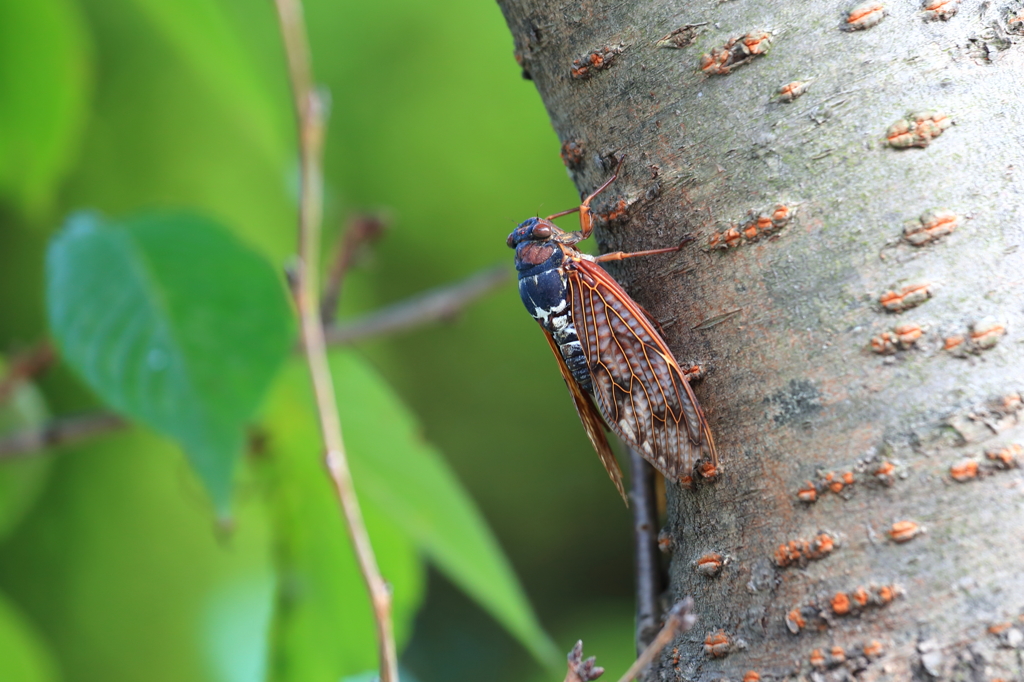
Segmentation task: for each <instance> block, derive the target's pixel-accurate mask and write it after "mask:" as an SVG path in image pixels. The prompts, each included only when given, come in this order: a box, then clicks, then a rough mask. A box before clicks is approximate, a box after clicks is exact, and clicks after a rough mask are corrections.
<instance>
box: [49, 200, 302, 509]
mask: <svg viewBox="0 0 1024 682" xmlns="http://www.w3.org/2000/svg"><path fill="white" fill-rule="evenodd" d="M47 312H48V314H49V318H50V326H51V328H52V330H53V333H54V336H55V337H56V339H57V341H58V343H59V344H60V346H61V351H62V355H63V357H64V358H65V360H66V361H67V362H68V363H69V364H70V365H71V366H72V367H73V368H74V369H75V370H76V371H77V372H78V373H79V374H80V375H81V376H82V377H83V378H84V379H85V380H86V382H87V383H88V384H89V386H91V387H92V389H93V390H95V391H96V393H98V394H99V396H100V397H101V398H102V399H103V400H104V401H105V402H106V403H107V404H108V405H110V406H111V407H112V408H114V409H115V410H117V411H118V412H121V413H124V414H126V415H128V416H130V417H133V418H135V419H138V420H139V421H141V422H143V423H144V424H146V425H148V426H150V427H152V428H154V429H156V430H157V431H160V432H162V433H164V434H166V435H169V436H171V437H172V438H174V439H176V440H177V441H178V442H179V443H180V444H181V446H182V447H183V448H184V450H185V453H186V455H187V456H188V458H189V461H190V463H191V464H192V467H193V468H194V469H195V471H196V472H197V473H198V474H199V477H200V479H202V481H203V483H204V484H205V485H206V488H207V490H208V491H209V493H210V495H211V496H212V498H213V501H214V503H215V505H216V507H217V510H218V512H219V513H221V514H222V515H223V514H226V513H227V511H228V507H229V502H230V493H231V480H232V474H233V471H234V468H235V462H236V460H237V458H238V455H239V453H240V450H241V447H242V442H243V427H244V426H245V424H246V422H247V421H248V420H249V418H250V417H251V416H252V414H253V412H254V411H255V410H256V408H257V407H258V406H259V403H260V401H261V399H262V397H263V395H264V393H265V391H266V389H267V387H268V386H269V383H270V381H271V379H272V378H273V376H274V374H275V372H276V371H277V369H278V368H279V366H280V365H281V363H282V362H283V361H284V359H285V357H286V356H287V354H288V352H289V349H290V348H291V345H292V336H293V334H292V327H293V324H292V321H291V314H290V311H289V307H288V303H287V300H286V299H285V294H284V288H283V286H282V283H281V280H280V278H279V277H278V276H277V275H276V274H275V273H274V271H273V269H272V268H271V266H270V264H269V263H267V262H266V261H264V260H263V259H262V258H260V257H259V256H258V255H257V254H256V253H255V252H253V251H252V250H250V249H249V248H247V247H246V246H244V245H243V244H242V243H240V242H239V241H238V240H237V239H236V238H235V237H234V236H232V235H231V234H230V233H228V232H227V231H226V230H224V229H223V228H221V227H220V226H219V225H218V224H216V223H214V222H213V221H211V220H209V219H207V218H203V217H200V216H197V215H193V214H189V213H155V214H147V215H141V216H138V217H135V218H132V219H129V220H125V221H122V222H118V223H111V224H104V223H103V222H101V221H100V220H99V219H98V218H97V217H96V216H95V215H92V214H79V215H77V216H75V217H73V218H72V219H71V220H69V222H68V225H67V226H66V228H65V229H64V230H63V231H62V232H61V233H60V234H58V235H57V236H56V237H55V238H54V240H53V242H52V243H51V245H50V248H49V252H48V254H47Z"/></svg>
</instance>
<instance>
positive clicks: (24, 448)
mask: <svg viewBox="0 0 1024 682" xmlns="http://www.w3.org/2000/svg"><path fill="white" fill-rule="evenodd" d="M126 426H128V422H127V421H126V420H125V419H124V418H122V417H119V416H118V415H116V414H113V413H112V412H94V413H90V414H83V415H79V416H77V417H64V418H63V419H55V420H54V421H52V422H50V423H49V424H47V425H45V426H43V427H42V428H39V429H25V430H23V431H16V432H14V433H12V434H10V435H8V436H5V437H4V438H3V439H0V460H4V459H16V458H18V457H24V456H26V455H30V454H32V453H36V452H40V451H42V450H45V449H46V448H49V447H54V446H57V445H71V444H73V443H77V442H79V441H83V440H87V439H89V438H93V437H95V436H102V435H104V434H107V433H111V432H112V431H118V430H120V429H123V428H125V427H126Z"/></svg>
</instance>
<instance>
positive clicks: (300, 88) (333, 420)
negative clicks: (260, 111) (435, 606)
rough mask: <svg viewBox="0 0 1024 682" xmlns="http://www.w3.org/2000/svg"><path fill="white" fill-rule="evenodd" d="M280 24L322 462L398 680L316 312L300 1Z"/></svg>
mask: <svg viewBox="0 0 1024 682" xmlns="http://www.w3.org/2000/svg"><path fill="white" fill-rule="evenodd" d="M275 2H276V5H277V12H278V17H279V19H280V23H281V35H282V38H283V40H284V49H285V54H286V56H287V58H288V73H289V76H290V78H291V85H292V94H293V95H294V97H295V112H296V118H297V122H298V127H299V157H300V166H301V176H300V177H301V183H302V191H301V199H300V203H299V235H298V241H299V262H298V267H297V269H296V275H297V279H298V281H297V286H296V299H297V305H298V309H299V318H300V326H301V328H302V339H303V343H304V345H305V349H306V359H307V362H308V364H309V372H310V375H311V377H312V381H313V392H314V394H315V397H316V406H317V415H318V417H319V419H320V431H321V435H322V436H323V441H324V445H325V447H326V449H327V456H326V460H327V469H328V471H329V472H330V475H331V481H332V482H333V484H334V489H335V491H336V493H337V495H338V500H339V502H340V503H341V507H342V510H343V512H344V517H345V527H346V529H347V530H348V534H349V537H350V539H351V541H352V547H353V549H354V550H355V554H356V560H357V561H358V563H359V570H360V572H361V573H362V575H363V579H364V580H365V581H366V587H367V590H368V592H369V593H370V601H371V603H372V606H373V616H374V621H375V624H376V628H377V645H378V649H379V656H380V679H381V682H397V680H398V660H397V658H398V657H397V653H396V649H395V638H394V633H393V632H392V628H391V593H390V591H389V590H388V586H387V584H386V583H385V582H384V578H383V577H382V576H381V574H380V569H379V568H378V567H377V559H376V557H375V556H374V554H373V546H372V545H371V544H370V536H369V534H367V532H366V525H365V524H364V523H363V515H362V511H361V510H360V508H359V500H358V498H357V497H356V491H355V487H354V486H353V484H352V474H351V472H350V471H349V468H348V461H347V459H346V457H345V443H344V440H343V439H342V435H341V420H340V419H339V418H338V407H337V401H336V400H335V395H334V385H333V382H332V381H331V373H330V368H329V367H328V364H327V352H326V348H325V343H324V327H323V323H322V322H321V319H320V305H319V300H318V299H319V295H318V283H317V281H318V270H319V266H318V263H319V246H320V223H321V219H322V211H323V176H322V168H323V166H322V155H323V142H324V127H325V123H324V118H325V111H324V109H325V103H324V101H323V100H322V99H321V97H320V95H319V93H317V92H316V91H315V90H314V88H313V74H312V70H311V67H310V51H309V42H308V39H307V35H306V27H305V21H304V19H303V16H302V3H301V2H300V0H275Z"/></svg>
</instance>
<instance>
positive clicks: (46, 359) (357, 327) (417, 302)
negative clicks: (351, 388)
mask: <svg viewBox="0 0 1024 682" xmlns="http://www.w3.org/2000/svg"><path fill="white" fill-rule="evenodd" d="M507 279H508V268H506V267H505V266H504V265H499V266H495V267H492V268H488V269H486V270H481V271H480V272H477V273H475V274H473V275H470V276H469V277H467V278H466V279H464V280H459V281H458V282H454V283H452V284H447V285H444V286H441V287H438V288H436V289H431V290H428V291H424V292H422V293H419V294H416V295H414V296H411V297H409V298H407V299H405V300H404V301H399V302H398V303H395V304H393V305H390V306H386V307H384V308H381V309H380V310H376V311H374V312H371V313H368V314H366V315H363V316H361V317H357V318H355V319H353V320H350V321H348V322H346V323H344V324H340V325H337V326H334V327H332V328H330V329H328V330H326V342H327V343H328V344H330V345H332V346H335V345H337V346H344V345H349V344H353V343H357V342H359V341H363V340H365V339H368V338H371V337H376V336H385V335H388V334H394V333H397V332H401V331H406V330H408V329H413V328H415V327H417V326H419V325H423V324H428V323H430V322H435V321H439V320H447V319H451V318H452V317H454V316H455V315H457V314H458V313H459V312H460V311H461V310H462V309H463V308H465V307H466V306H467V305H469V304H470V303H472V302H473V301H475V300H477V299H478V298H480V297H482V296H484V295H486V294H488V293H490V292H491V291H493V290H494V289H496V288H497V287H498V286H500V285H501V284H503V283H504V282H505V281H506V280H507ZM44 349H45V352H46V353H49V356H46V355H45V353H44ZM299 351H300V352H304V351H303V350H302V348H301V347H300V348H299ZM56 357H57V354H56V350H55V349H54V348H53V347H52V346H51V345H50V344H49V342H47V341H43V342H40V343H39V345H38V347H37V349H36V350H33V351H32V352H31V353H30V354H28V355H26V356H25V360H24V363H25V364H24V367H20V368H16V367H17V366H18V365H20V363H21V361H20V360H18V361H16V362H15V364H14V365H12V367H11V370H10V371H8V373H7V375H6V376H5V377H4V378H3V379H2V380H0V403H2V402H3V400H4V399H5V398H7V397H9V396H10V394H11V393H12V392H13V391H14V390H15V389H16V388H17V386H18V384H19V383H20V382H22V381H24V380H25V379H27V378H29V377H30V376H33V375H34V374H37V373H38V372H40V371H42V370H43V369H45V368H46V366H48V365H49V364H50V363H52V362H53V361H54V360H55V359H56ZM4 391H6V392H7V393H4ZM127 425H128V422H127V421H125V420H124V419H122V418H120V417H117V416H115V415H113V414H109V413H106V412H97V413H95V414H90V415H83V416H81V417H67V418H61V417H58V418H57V419H54V420H53V421H51V422H50V423H49V424H46V425H44V426H43V427H41V428H38V429H26V430H24V431H19V432H17V433H13V434H11V435H9V436H7V437H5V438H2V439H0V459H4V458H14V457H21V456H24V455H30V454H32V453H33V452H36V451H39V450H42V449H44V448H48V447H53V446H57V445H66V444H69V443H77V442H78V441H80V440H86V439H88V438H91V437H94V436H102V435H104V434H106V433H108V432H109V431H113V430H117V429H121V428H124V427H125V426H127Z"/></svg>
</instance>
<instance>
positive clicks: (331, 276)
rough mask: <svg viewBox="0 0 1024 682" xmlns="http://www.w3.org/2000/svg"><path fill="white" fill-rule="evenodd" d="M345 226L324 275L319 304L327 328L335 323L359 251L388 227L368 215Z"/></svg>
mask: <svg viewBox="0 0 1024 682" xmlns="http://www.w3.org/2000/svg"><path fill="white" fill-rule="evenodd" d="M347 222H348V227H346V228H345V234H344V235H343V236H342V238H341V239H339V240H338V245H337V248H336V251H335V254H334V260H333V261H332V263H331V267H330V270H329V271H328V273H327V283H326V284H325V285H324V297H323V301H322V302H321V303H320V318H321V319H322V320H323V321H324V325H325V326H328V327H329V326H330V325H331V324H333V323H334V317H335V315H337V313H338V300H339V299H340V298H341V285H342V283H344V281H345V275H346V274H347V273H348V269H349V268H350V267H352V263H353V262H354V261H355V259H356V254H357V253H358V252H359V247H360V246H362V245H363V244H367V243H373V242H375V241H377V240H378V239H380V237H381V235H382V234H384V230H385V229H387V226H388V222H387V220H385V219H384V218H383V217H381V216H377V215H371V214H368V213H357V214H355V215H353V216H351V217H350V218H349V219H348V221H347Z"/></svg>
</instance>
